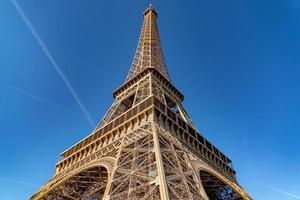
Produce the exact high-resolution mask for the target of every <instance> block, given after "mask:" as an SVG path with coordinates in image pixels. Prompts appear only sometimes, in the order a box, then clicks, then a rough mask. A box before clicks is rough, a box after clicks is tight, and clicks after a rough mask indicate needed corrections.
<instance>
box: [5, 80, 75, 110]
mask: <svg viewBox="0 0 300 200" xmlns="http://www.w3.org/2000/svg"><path fill="white" fill-rule="evenodd" d="M0 86H3V87H6V88H8V89H10V90H14V91H16V92H18V93H20V94H23V95H26V96H28V97H30V98H32V99H34V100H37V101H39V102H42V103H44V104H48V105H50V106H53V107H56V108H59V109H62V110H64V111H67V112H69V113H72V114H74V112H73V111H70V110H68V109H66V108H64V107H62V106H60V105H57V104H55V103H52V102H50V101H48V100H46V99H43V98H41V97H38V96H36V95H34V94H32V93H31V92H28V91H27V90H24V89H21V88H18V87H15V86H12V85H7V84H5V83H1V82H0Z"/></svg>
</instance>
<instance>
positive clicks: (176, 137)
mask: <svg viewBox="0 0 300 200" xmlns="http://www.w3.org/2000/svg"><path fill="white" fill-rule="evenodd" d="M156 20H157V13H156V11H155V10H154V9H153V7H152V6H150V7H148V8H147V10H146V11H145V12H144V23H143V27H142V31H141V35H140V39H139V42H138V47H137V50H136V54H135V56H134V60H133V63H132V66H131V69H130V71H129V74H128V77H127V79H126V81H125V83H124V84H123V85H121V86H120V87H119V88H118V89H117V90H115V91H114V93H113V95H114V98H115V101H114V102H113V104H112V106H111V107H110V109H109V110H108V112H107V113H106V114H105V116H104V117H103V119H102V120H101V121H100V123H99V124H98V126H97V127H96V128H95V130H94V131H93V132H92V134H91V135H89V136H88V137H86V138H84V139H83V140H81V141H80V142H79V143H77V144H75V145H74V146H72V147H70V148H69V149H67V150H66V151H65V152H63V153H62V154H61V156H62V159H61V160H60V161H59V162H58V163H57V164H56V172H55V174H54V176H53V177H52V178H51V180H50V181H49V182H48V183H47V184H45V185H44V186H43V187H42V188H41V189H40V190H38V191H37V193H36V194H34V195H33V196H32V197H31V200H37V199H41V200H53V199H66V200H75V199H76V200H88V199H93V200H101V199H103V200H125V199H134V200H158V199H162V200H169V199H172V200H183V199H188V200H208V199H212V200H219V199H220V200H225V199H226V200H238V199H239V200H240V199H245V200H249V199H251V198H250V196H249V195H248V194H247V193H246V192H245V191H244V190H243V189H242V188H241V187H240V186H239V185H238V183H237V181H236V177H235V171H234V169H233V168H232V166H231V161H230V159H229V158H228V157H227V156H225V155H224V154H223V153H222V152H221V151H219V150H218V149H217V148H216V147H215V146H214V145H212V144H211V143H210V142H208V141H207V140H206V139H205V138H204V137H203V136H202V135H201V134H200V133H199V132H198V131H197V129H196V128H195V126H194V124H193V122H192V121H191V119H190V118H189V116H188V114H187V112H186V111H185V109H184V107H183V105H182V101H183V98H184V96H183V94H182V93H181V92H180V91H179V90H177V89H176V87H175V86H174V85H173V83H172V82H171V80H170V77H169V74H168V72H167V68H166V64H165V61H164V57H163V53H162V49H161V45H160V39H159V32H158V28H157V22H156Z"/></svg>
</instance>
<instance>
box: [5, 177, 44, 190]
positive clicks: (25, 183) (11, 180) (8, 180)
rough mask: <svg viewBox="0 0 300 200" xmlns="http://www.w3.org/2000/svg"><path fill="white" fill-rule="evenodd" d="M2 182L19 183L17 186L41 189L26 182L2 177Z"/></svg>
mask: <svg viewBox="0 0 300 200" xmlns="http://www.w3.org/2000/svg"><path fill="white" fill-rule="evenodd" d="M0 181H5V182H10V183H17V184H22V185H27V186H32V187H35V188H39V187H40V186H38V185H35V184H32V183H28V182H24V181H19V180H14V179H10V178H4V177H0Z"/></svg>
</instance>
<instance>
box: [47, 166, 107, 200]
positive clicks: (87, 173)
mask: <svg viewBox="0 0 300 200" xmlns="http://www.w3.org/2000/svg"><path fill="white" fill-rule="evenodd" d="M107 180H108V170H107V169H106V168H105V167H103V166H101V165H97V166H94V167H90V168H87V169H85V170H82V171H81V172H79V173H77V174H75V175H73V176H71V177H70V178H69V179H67V180H66V181H64V182H62V183H61V184H59V185H58V186H56V187H55V188H54V189H53V190H52V191H50V192H49V193H48V194H47V195H46V196H44V197H43V198H42V199H44V200H54V199H65V200H75V199H76V200H79V199H80V200H86V199H94V200H101V199H102V197H103V195H104V192H105V188H106V185H107Z"/></svg>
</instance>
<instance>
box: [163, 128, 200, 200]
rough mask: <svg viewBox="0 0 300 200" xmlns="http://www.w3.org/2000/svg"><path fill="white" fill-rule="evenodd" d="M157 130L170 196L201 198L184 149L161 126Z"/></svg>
mask: <svg viewBox="0 0 300 200" xmlns="http://www.w3.org/2000/svg"><path fill="white" fill-rule="evenodd" d="M157 130H158V136H159V145H160V150H161V154H162V160H163V166H164V171H165V175H166V179H167V184H168V189H169V196H170V198H171V199H174V200H181V199H189V200H201V199H202V198H201V195H200V190H199V184H198V183H199V181H198V182H197V181H196V180H197V175H196V173H195V171H194V169H193V167H192V165H191V162H190V160H189V159H188V157H187V155H186V153H185V151H184V149H183V148H182V146H181V145H180V143H179V142H178V141H176V140H175V139H174V138H173V137H172V136H171V134H169V133H168V132H167V131H166V130H164V129H163V128H162V127H161V126H157Z"/></svg>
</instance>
